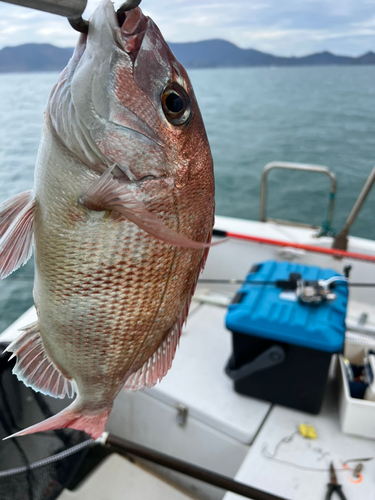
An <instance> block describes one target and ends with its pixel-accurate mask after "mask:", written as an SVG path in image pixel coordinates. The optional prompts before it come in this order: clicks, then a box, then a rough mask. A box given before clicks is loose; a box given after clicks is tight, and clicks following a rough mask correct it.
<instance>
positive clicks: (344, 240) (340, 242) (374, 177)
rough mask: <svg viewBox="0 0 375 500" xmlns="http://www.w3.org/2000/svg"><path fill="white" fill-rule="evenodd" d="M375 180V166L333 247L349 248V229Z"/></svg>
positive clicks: (339, 248)
mask: <svg viewBox="0 0 375 500" xmlns="http://www.w3.org/2000/svg"><path fill="white" fill-rule="evenodd" d="M374 182H375V167H374V168H373V169H372V172H371V174H370V175H369V176H368V178H367V180H366V182H365V185H364V186H363V188H362V191H361V192H360V193H359V196H358V198H357V199H356V201H355V203H354V205H353V208H352V209H351V211H350V214H349V215H348V218H347V219H346V222H345V225H344V227H343V228H342V229H341V231H339V233H338V234H337V236H336V237H335V240H334V242H333V245H332V248H336V249H338V250H347V249H348V234H349V229H350V228H351V226H352V225H353V223H354V221H355V220H356V218H357V216H358V214H359V212H360V210H361V208H362V205H363V203H364V202H365V200H366V198H367V196H368V195H369V193H370V191H371V188H372V186H373V185H374Z"/></svg>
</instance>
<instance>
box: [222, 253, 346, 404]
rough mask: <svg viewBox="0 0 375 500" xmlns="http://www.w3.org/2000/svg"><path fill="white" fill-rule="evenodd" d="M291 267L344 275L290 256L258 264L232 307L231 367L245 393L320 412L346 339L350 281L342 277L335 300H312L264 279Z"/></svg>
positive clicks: (317, 275)
mask: <svg viewBox="0 0 375 500" xmlns="http://www.w3.org/2000/svg"><path fill="white" fill-rule="evenodd" d="M291 273H299V274H300V275H301V276H302V279H303V280H311V281H314V280H326V279H328V278H331V277H333V276H342V275H340V274H338V273H337V272H336V271H334V270H332V269H320V268H318V267H314V266H304V265H299V264H292V263H289V262H275V261H267V262H264V263H262V264H258V265H256V266H254V267H253V268H252V270H251V271H250V273H249V274H248V275H247V277H246V281H245V283H244V284H243V286H242V287H241V289H240V290H239V291H238V293H237V294H236V297H235V299H234V301H233V303H232V304H231V305H230V306H229V308H228V313H227V316H226V327H227V328H228V329H229V330H231V332H232V336H233V354H232V357H231V358H230V360H229V362H228V365H227V367H226V372H227V374H228V375H229V376H230V377H231V378H232V379H233V380H234V388H235V390H236V391H237V392H239V393H241V394H245V395H248V396H252V397H256V398H260V399H265V400H267V401H271V402H272V403H276V404H280V405H284V406H288V407H291V408H296V409H298V410H302V411H306V412H309V413H319V411H320V408H321V404H322V400H323V395H324V389H325V385H326V381H327V375H328V369H329V365H330V361H331V357H332V354H333V353H339V352H342V349H343V345H344V338H345V317H346V309H347V303H348V287H347V284H346V283H345V282H341V283H340V284H339V286H336V287H335V288H334V293H335V294H336V298H335V299H334V300H332V301H324V302H322V303H321V304H319V305H311V304H306V303H301V302H299V301H298V300H296V296H295V293H294V292H291V291H285V290H283V289H282V288H280V287H277V286H275V284H259V282H263V281H265V282H273V283H274V282H275V281H277V280H288V278H289V275H290V274H291ZM252 282H258V283H253V284H252Z"/></svg>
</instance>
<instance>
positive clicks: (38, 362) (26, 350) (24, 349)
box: [4, 322, 75, 398]
mask: <svg viewBox="0 0 375 500" xmlns="http://www.w3.org/2000/svg"><path fill="white" fill-rule="evenodd" d="M4 352H12V353H13V355H12V356H11V358H12V357H13V356H17V362H16V365H15V367H14V368H13V373H14V374H15V375H16V376H17V378H18V380H21V381H22V382H23V383H24V384H25V385H27V386H28V387H32V388H33V389H34V390H36V391H39V392H42V393H43V394H46V395H48V396H53V397H55V398H64V397H65V396H68V397H69V398H72V397H73V396H74V392H75V391H74V383H73V382H72V381H70V380H68V379H66V378H65V377H64V376H63V375H62V373H61V372H60V371H59V370H58V369H57V368H56V367H55V366H54V365H53V363H52V362H51V361H50V359H49V358H48V356H47V354H46V352H45V350H44V347H43V342H42V338H41V336H40V332H39V325H38V322H35V323H32V324H31V325H29V326H27V327H25V328H24V329H23V333H21V335H20V336H19V337H18V338H17V339H16V340H15V341H13V342H12V343H11V344H10V345H9V346H8V347H7V348H6V349H5V351H4Z"/></svg>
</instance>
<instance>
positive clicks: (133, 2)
mask: <svg viewBox="0 0 375 500" xmlns="http://www.w3.org/2000/svg"><path fill="white" fill-rule="evenodd" d="M141 1H142V0H126V2H125V3H123V4H122V5H121V7H120V8H119V9H118V10H117V17H118V18H120V16H124V15H125V12H127V11H129V10H132V9H135V8H136V7H138V5H139V4H140V3H141ZM68 21H69V23H70V26H71V27H72V28H74V29H75V30H76V31H79V32H80V33H86V34H87V33H88V31H89V22H88V21H86V20H85V19H83V18H82V16H79V17H70V18H68Z"/></svg>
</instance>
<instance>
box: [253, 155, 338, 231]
mask: <svg viewBox="0 0 375 500" xmlns="http://www.w3.org/2000/svg"><path fill="white" fill-rule="evenodd" d="M274 169H286V170H299V171H302V172H315V173H318V174H324V175H326V176H328V177H329V179H330V190H329V202H328V217H327V220H326V221H324V222H323V224H322V227H321V228H320V230H319V232H318V235H319V236H323V235H328V234H332V220H333V210H334V205H335V195H336V187H337V186H336V177H335V174H334V173H333V172H331V171H330V170H329V169H328V168H327V167H323V166H321V165H309V164H305V163H292V162H284V161H273V162H271V163H268V164H267V165H266V166H265V167H264V168H263V172H262V180H261V188H260V211H259V220H260V221H261V222H267V221H272V222H277V223H278V224H287V225H292V226H299V227H310V228H316V226H314V225H312V224H306V223H302V222H294V221H289V220H282V219H271V218H269V217H267V215H266V208H267V180H268V174H269V172H270V171H271V170H274Z"/></svg>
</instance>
